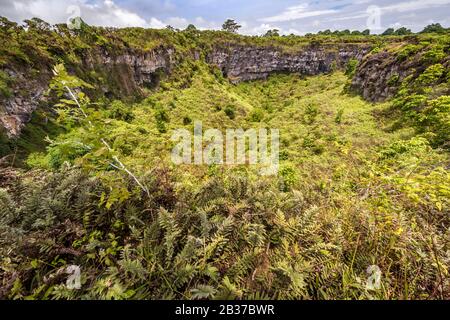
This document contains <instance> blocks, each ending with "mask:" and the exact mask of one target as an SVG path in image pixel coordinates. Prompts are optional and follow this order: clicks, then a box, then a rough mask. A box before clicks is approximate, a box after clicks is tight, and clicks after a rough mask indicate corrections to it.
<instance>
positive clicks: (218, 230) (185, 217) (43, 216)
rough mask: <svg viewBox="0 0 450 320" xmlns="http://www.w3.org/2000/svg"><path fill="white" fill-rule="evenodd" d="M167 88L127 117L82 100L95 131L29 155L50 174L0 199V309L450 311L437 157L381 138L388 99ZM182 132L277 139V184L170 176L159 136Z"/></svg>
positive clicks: (419, 143)
mask: <svg viewBox="0 0 450 320" xmlns="http://www.w3.org/2000/svg"><path fill="white" fill-rule="evenodd" d="M188 70H189V68H186V70H184V71H179V72H180V74H185V72H187V71H188ZM180 74H177V72H175V75H174V77H173V78H170V79H167V80H166V81H165V82H164V83H162V85H161V88H160V89H157V90H155V91H153V92H152V95H151V96H150V97H149V98H147V99H146V100H144V101H143V102H142V103H138V104H134V105H128V106H127V105H124V104H123V103H120V102H112V103H111V104H109V103H101V104H93V103H91V102H89V101H88V100H83V101H82V104H83V107H85V110H86V112H87V113H88V119H89V120H90V121H91V122H92V123H93V127H90V126H87V125H86V123H85V122H83V121H82V120H80V119H78V120H77V121H76V123H73V122H70V123H69V126H68V130H69V131H68V132H67V133H66V134H64V135H60V136H59V137H57V138H56V139H54V141H52V143H51V144H50V145H49V147H48V152H47V154H46V155H43V154H36V155H33V156H31V157H30V158H29V159H28V164H29V165H30V166H35V167H37V168H40V169H42V168H50V167H53V168H55V170H53V171H39V170H37V171H31V172H29V173H26V174H23V175H22V176H21V177H20V179H19V181H20V188H19V187H18V186H17V187H12V188H10V187H8V189H0V204H1V205H0V210H1V211H0V228H1V229H0V230H1V233H0V234H1V237H0V244H1V246H0V256H1V257H2V260H0V261H1V262H0V266H1V270H2V271H1V273H0V281H1V283H2V287H3V288H4V290H3V291H1V292H2V294H3V296H2V297H3V298H34V299H82V298H83V299H86V298H96V299H155V298H160V299H213V298H214V299H268V298H274V299H376V298H386V299H419V298H421V299H439V298H449V293H450V289H449V282H448V279H449V270H448V266H449V262H450V261H449V257H448V254H447V252H448V236H449V234H448V230H449V219H448V217H449V216H448V214H449V205H450V203H449V199H450V190H449V185H450V174H449V173H448V170H447V169H446V168H447V166H448V154H446V153H441V152H439V151H438V150H433V149H432V148H431V147H430V144H429V142H428V140H427V139H425V138H421V137H415V136H414V131H413V130H410V129H408V128H403V129H401V130H397V131H391V130H388V129H389V128H391V127H392V124H393V120H390V119H389V118H387V117H384V116H383V114H384V113H386V112H387V111H389V106H390V104H389V103H386V104H379V105H371V104H369V103H367V102H364V101H363V100H362V99H361V98H360V97H354V96H349V95H346V94H345V93H344V92H345V91H344V87H345V85H346V83H347V81H348V78H347V77H346V76H345V75H344V74H342V73H335V74H332V75H323V76H318V77H310V78H300V77H299V76H296V75H275V76H272V77H270V78H269V79H268V80H266V81H255V82H248V83H241V84H239V85H236V86H235V85H231V84H230V83H228V82H227V81H224V79H223V78H222V77H221V76H220V75H218V74H217V73H215V72H211V70H210V68H209V67H208V66H206V65H205V64H203V63H201V62H197V63H195V68H192V69H190V70H189V79H188V80H189V81H188V84H189V85H187V86H181V87H180V86H179V83H180V81H182V80H183V79H180V78H178V76H179V75H180ZM184 80H186V78H184ZM440 99H445V98H440ZM430 103H431V102H430ZM433 103H435V104H439V105H441V104H446V103H447V102H446V100H445V101H440V100H439V101H436V102H433ZM63 105H64V107H65V108H66V107H68V106H70V105H67V104H65V103H63ZM435 109H436V108H432V107H430V114H434V113H432V112H434V111H431V110H435ZM227 110H228V111H227ZM229 110H232V111H233V112H230V111H229ZM230 115H233V116H231V117H230ZM436 116H440V115H439V114H436ZM195 120H201V121H203V124H204V128H205V129H206V128H218V129H222V130H223V129H226V128H239V127H242V128H251V127H252V128H254V127H267V128H278V129H280V134H281V146H280V158H281V164H280V174H279V175H278V176H276V177H261V176H259V175H258V173H257V172H258V171H257V169H256V168H253V167H250V166H231V167H226V166H224V167H219V166H188V165H184V166H174V165H173V164H172V163H171V161H170V151H171V148H172V147H173V145H172V143H171V142H170V135H171V131H172V130H173V129H178V128H181V127H183V128H186V129H189V130H192V129H193V121H195ZM61 121H62V123H67V118H66V119H61ZM162 129H164V130H162ZM100 137H103V138H105V139H106V140H107V141H108V143H109V144H110V145H111V146H112V148H113V149H114V150H112V151H108V150H105V148H104V147H102V145H101V144H100V143H99V141H98V140H99V138H100ZM111 153H112V154H111ZM111 155H117V156H119V157H120V158H121V159H122V160H123V162H124V163H125V164H126V165H127V166H129V167H130V168H132V170H133V172H135V173H136V174H137V175H138V176H139V178H140V179H141V180H142V181H143V182H144V183H145V185H146V186H147V188H148V189H149V193H150V198H149V197H147V196H146V195H145V193H143V192H142V190H141V189H139V188H138V187H137V186H136V184H135V183H134V182H133V181H132V180H131V179H130V178H129V177H128V176H124V175H122V174H120V173H119V172H117V171H115V170H114V168H112V167H111V166H110V165H109V162H108V159H110V157H111ZM17 190H20V191H17ZM24 194H26V195H27V196H26V197H24V196H23V195H24ZM18 204H20V205H18ZM68 265H79V266H80V267H81V275H82V279H81V282H82V288H81V290H68V289H67V288H66V287H65V277H64V276H61V274H63V273H64V270H65V268H66V267H67V266H68ZM372 265H377V266H378V267H379V268H380V269H381V271H382V277H381V287H380V288H379V289H375V290H371V289H368V288H367V286H366V281H367V277H368V275H367V273H366V271H367V268H368V267H369V266H372Z"/></svg>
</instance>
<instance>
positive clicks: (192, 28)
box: [186, 24, 197, 31]
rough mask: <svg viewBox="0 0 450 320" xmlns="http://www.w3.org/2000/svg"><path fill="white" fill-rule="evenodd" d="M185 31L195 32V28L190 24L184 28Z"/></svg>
mask: <svg viewBox="0 0 450 320" xmlns="http://www.w3.org/2000/svg"><path fill="white" fill-rule="evenodd" d="M186 31H197V28H196V27H195V26H194V25H193V24H190V25H188V26H187V27H186Z"/></svg>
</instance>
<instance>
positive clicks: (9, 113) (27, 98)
mask: <svg viewBox="0 0 450 320" xmlns="http://www.w3.org/2000/svg"><path fill="white" fill-rule="evenodd" d="M79 58H80V61H81V64H80V65H79V66H72V67H71V66H69V71H70V69H80V70H81V72H85V73H89V71H100V72H101V75H102V76H103V78H104V79H103V81H102V82H101V83H98V84H96V87H98V88H99V90H100V91H102V93H103V94H105V95H109V94H111V95H112V96H132V95H136V94H139V92H140V90H141V89H142V88H143V87H148V86H154V85H155V84H156V83H157V82H158V81H159V74H160V72H162V73H170V71H171V69H172V67H173V65H174V50H173V49H172V48H163V47H160V48H157V49H154V50H152V51H148V52H140V51H134V50H131V49H130V50H129V51H126V52H122V53H120V54H118V55H115V56H112V55H110V54H109V53H108V52H107V51H106V50H102V49H100V48H98V49H97V50H95V51H91V52H89V51H88V52H85V53H84V54H82V55H81V56H80V57H79ZM52 67H53V66H52V65H51V64H49V65H45V66H43V67H42V69H41V70H39V74H38V75H33V71H32V68H31V66H22V67H20V69H14V67H11V68H7V69H5V70H4V72H6V73H7V74H8V75H9V77H10V78H11V79H13V89H12V94H11V96H10V97H8V98H5V99H2V100H0V126H2V127H3V128H5V129H6V132H7V134H8V136H9V137H16V136H18V135H19V134H20V131H21V130H22V128H23V127H24V126H25V124H26V123H27V122H29V121H30V119H31V115H32V113H33V112H34V111H35V110H36V109H37V108H38V107H39V105H40V104H41V103H45V102H46V96H45V94H44V93H45V92H46V91H47V89H48V85H49V81H50V79H51V77H52V76H51V68H52ZM79 76H80V77H82V78H83V76H82V75H79Z"/></svg>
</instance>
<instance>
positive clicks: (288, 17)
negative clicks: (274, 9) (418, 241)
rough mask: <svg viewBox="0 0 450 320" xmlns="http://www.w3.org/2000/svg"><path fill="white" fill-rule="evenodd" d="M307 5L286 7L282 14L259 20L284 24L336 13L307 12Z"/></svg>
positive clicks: (332, 11) (330, 11)
mask: <svg viewBox="0 0 450 320" xmlns="http://www.w3.org/2000/svg"><path fill="white" fill-rule="evenodd" d="M307 9H308V4H300V5H297V6H293V7H288V8H287V9H286V10H285V11H284V12H282V13H280V14H278V15H275V16H272V17H267V18H263V19H259V20H260V21H262V22H286V21H293V20H300V19H303V18H310V17H317V16H321V15H326V14H332V13H336V12H338V11H336V10H334V9H327V10H313V11H308V10H307Z"/></svg>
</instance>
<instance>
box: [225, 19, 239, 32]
mask: <svg viewBox="0 0 450 320" xmlns="http://www.w3.org/2000/svg"><path fill="white" fill-rule="evenodd" d="M240 28H241V26H240V25H239V24H237V23H236V21H234V20H232V19H228V20H227V21H225V22H224V23H223V25H222V30H223V31H227V32H231V33H236V32H237V31H238V30H239V29H240Z"/></svg>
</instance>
